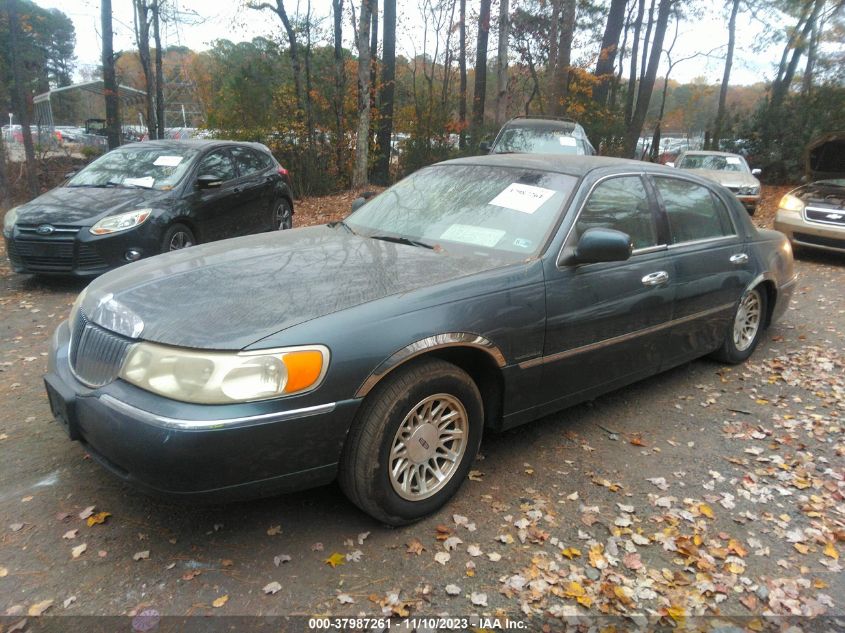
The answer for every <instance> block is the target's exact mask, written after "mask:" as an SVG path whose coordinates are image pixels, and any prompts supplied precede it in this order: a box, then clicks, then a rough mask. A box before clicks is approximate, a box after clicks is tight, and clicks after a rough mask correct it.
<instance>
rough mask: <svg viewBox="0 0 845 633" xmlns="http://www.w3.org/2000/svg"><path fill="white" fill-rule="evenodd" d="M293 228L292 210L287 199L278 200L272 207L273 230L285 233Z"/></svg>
mask: <svg viewBox="0 0 845 633" xmlns="http://www.w3.org/2000/svg"><path fill="white" fill-rule="evenodd" d="M292 228H293V208H292V207H291V206H290V202H288V200H287V198H280V199H279V200H277V201H276V204H275V206H274V207H273V230H274V231H285V230H287V229H292Z"/></svg>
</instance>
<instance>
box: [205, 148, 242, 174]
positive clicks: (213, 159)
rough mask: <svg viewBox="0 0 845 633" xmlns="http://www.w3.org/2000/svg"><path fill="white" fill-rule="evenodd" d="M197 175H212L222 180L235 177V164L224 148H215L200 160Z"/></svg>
mask: <svg viewBox="0 0 845 633" xmlns="http://www.w3.org/2000/svg"><path fill="white" fill-rule="evenodd" d="M197 174H198V175H199V176H214V177H216V178H219V179H220V180H222V181H223V182H226V181H227V180H232V179H233V178H235V165H234V163H233V162H232V159H231V157H230V156H229V153H228V152H227V151H226V150H222V149H220V150H216V151H213V152H211V153H210V154H208V155H207V156H206V157H205V158H203V159H202V160H201V161H200V166H199V171H198V172H197Z"/></svg>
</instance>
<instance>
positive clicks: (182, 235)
mask: <svg viewBox="0 0 845 633" xmlns="http://www.w3.org/2000/svg"><path fill="white" fill-rule="evenodd" d="M196 243H197V238H196V237H194V232H193V231H192V230H191V229H189V228H188V227H187V226H185V225H184V224H178V223H177V224H171V225H170V226H169V227H168V228H167V231H165V232H164V238H162V240H161V252H162V253H169V252H170V251H179V250H182V249H183V248H189V247H191V246H194V245H195V244H196ZM179 244H181V246H180V245H179Z"/></svg>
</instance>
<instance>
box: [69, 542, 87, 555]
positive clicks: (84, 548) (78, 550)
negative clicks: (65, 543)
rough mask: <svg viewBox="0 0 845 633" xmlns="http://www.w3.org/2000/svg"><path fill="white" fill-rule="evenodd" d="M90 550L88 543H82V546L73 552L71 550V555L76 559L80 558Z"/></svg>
mask: <svg viewBox="0 0 845 633" xmlns="http://www.w3.org/2000/svg"><path fill="white" fill-rule="evenodd" d="M87 549H88V544H87V543H82V544H81V545H77V546H76V547H74V548H73V549H72V550H70V555H71V556H73V557H74V558H79V557H80V556H82V554H83V553H84V552H85V550H87Z"/></svg>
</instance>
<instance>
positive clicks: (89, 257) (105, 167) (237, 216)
mask: <svg viewBox="0 0 845 633" xmlns="http://www.w3.org/2000/svg"><path fill="white" fill-rule="evenodd" d="M292 225H293V195H292V193H291V184H290V179H289V176H288V173H287V170H285V169H284V168H283V167H281V166H280V165H279V164H278V163H277V162H276V160H275V158H273V156H272V154H270V151H269V150H268V149H267V148H266V147H264V146H263V145H260V144H257V143H236V142H227V141H148V142H141V143H132V144H130V145H125V146H122V147H119V148H118V149H115V150H114V151H111V152H109V153H107V154H105V155H103V156H101V157H100V158H98V159H97V160H95V161H94V162H93V163H91V164H90V165H88V166H86V167H85V168H84V169H82V170H81V171H80V172H78V173H77V174H75V175H73V176H71V177H70V178H69V180H67V181H66V182H65V183H64V184H63V185H61V186H60V187H56V188H55V189H53V190H51V191H48V192H47V193H45V194H43V195H41V196H39V197H38V198H36V199H34V200H32V201H30V202H28V203H26V204H23V205H21V206H19V207H15V208H13V209H11V210H9V211H8V212H7V213H6V216H5V218H4V221H3V237H4V239H5V241H6V253H7V255H8V257H9V260H10V262H11V265H12V269H13V270H14V271H15V272H20V273H39V274H63V275H67V274H71V275H82V276H90V275H99V274H101V273H103V272H105V271H107V270H110V269H112V268H116V267H118V266H122V265H123V264H127V263H129V262H134V261H137V260H139V259H142V258H144V257H149V256H150V255H156V254H158V253H162V252H166V251H172V250H178V249H181V248H185V247H187V246H193V245H195V244H198V243H200V242H212V241H215V240H220V239H224V238H228V237H235V236H238V235H246V234H249V233H259V232H262V231H270V230H276V229H289V228H291V226H292Z"/></svg>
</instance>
